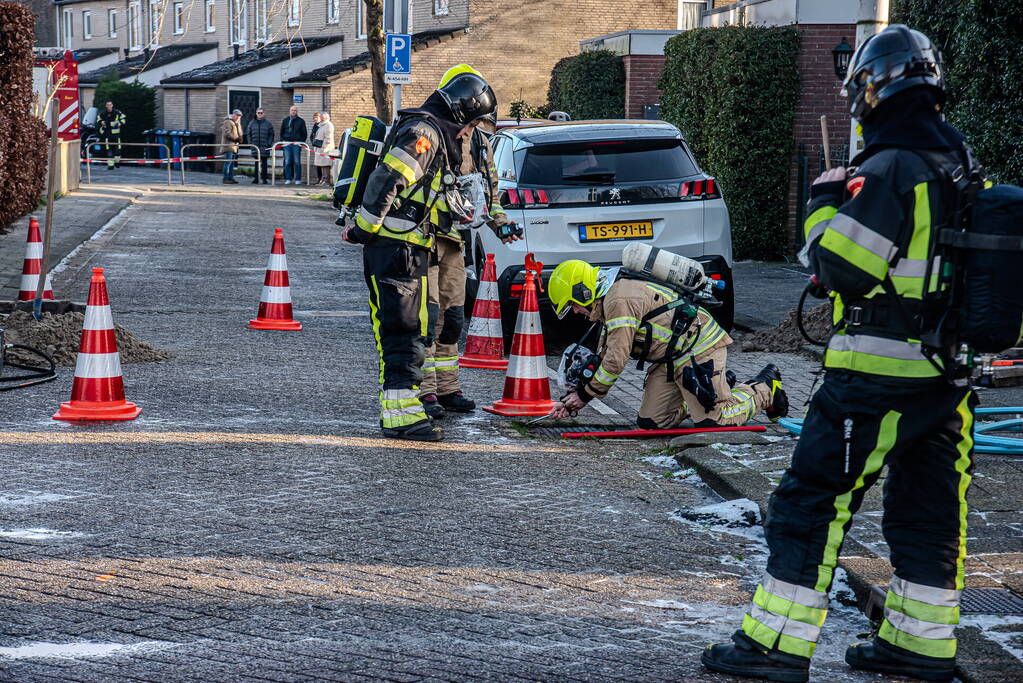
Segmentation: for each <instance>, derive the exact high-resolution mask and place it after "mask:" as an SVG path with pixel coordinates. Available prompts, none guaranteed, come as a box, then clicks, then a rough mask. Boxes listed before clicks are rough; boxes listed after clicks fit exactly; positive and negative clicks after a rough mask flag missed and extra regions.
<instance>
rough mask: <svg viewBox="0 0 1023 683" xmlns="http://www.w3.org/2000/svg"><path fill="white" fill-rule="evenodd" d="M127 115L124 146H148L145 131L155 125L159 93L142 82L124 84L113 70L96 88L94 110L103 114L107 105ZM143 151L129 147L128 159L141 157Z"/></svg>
mask: <svg viewBox="0 0 1023 683" xmlns="http://www.w3.org/2000/svg"><path fill="white" fill-rule="evenodd" d="M108 100H109V101H111V102H113V103H114V107H116V108H117V109H120V110H121V112H122V113H123V114H124V119H125V123H124V128H123V129H122V131H121V140H122V141H123V142H145V138H144V136H143V135H142V131H145V130H149V129H150V128H152V127H153V126H155V125H156V90H155V89H153V88H150V87H149V86H147V85H145V84H144V83H140V82H139V81H131V82H128V83H126V82H124V81H122V80H120V79H119V78H118V77H117V73H116V72H114V71H113V70H111V71H109V72H107V73H106V75H104V76H103V78H101V79H100V81H99V83H97V84H96V91H95V95H94V97H93V100H92V106H94V107H96V109H97V110H99V111H100V112H102V111H103V108H104V106H105V105H106V103H107V101H108ZM143 149H145V148H143V147H126V148H125V150H124V155H125V156H142V150H143Z"/></svg>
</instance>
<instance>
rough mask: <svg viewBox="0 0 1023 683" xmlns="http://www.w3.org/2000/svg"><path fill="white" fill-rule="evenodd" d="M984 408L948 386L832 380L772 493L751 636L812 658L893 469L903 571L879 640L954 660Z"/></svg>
mask: <svg viewBox="0 0 1023 683" xmlns="http://www.w3.org/2000/svg"><path fill="white" fill-rule="evenodd" d="M975 405H976V398H975V397H974V395H973V393H972V392H971V391H969V390H968V389H958V388H955V387H952V386H951V385H947V384H938V383H929V384H927V385H924V387H923V388H921V387H920V386H917V387H910V388H904V389H903V388H899V389H896V388H892V387H884V386H882V385H880V384H879V383H877V382H876V381H873V380H870V379H866V378H864V377H862V376H854V375H851V374H849V373H843V372H835V371H830V372H828V374H827V376H826V378H825V380H824V382H823V385H822V386H821V389H820V391H818V392H817V394H816V395H815V396H814V398H813V402H812V403H811V404H810V410H809V413H808V414H807V416H806V421H805V422H804V424H803V432H802V435H801V436H800V439H799V444H798V445H797V446H796V450H795V453H794V454H793V456H792V464H791V466H790V467H789V469H788V470H787V471H786V472H785V475H784V476H783V478H782V480H781V483H780V484H779V485H778V488H777V489H776V490H775V492H774V494H773V495H772V496H771V501H770V504H769V508H768V513H767V520H766V522H765V523H764V533H765V535H766V537H767V543H768V545H769V546H770V549H771V555H770V558H769V560H768V563H767V572H766V574H765V575H764V577H763V581H762V582H761V583H760V585H759V586H757V590H756V594H755V595H754V597H753V602H752V604H751V605H750V608H749V611H748V612H747V614H746V615H745V617H744V618H743V623H742V632H743V633H745V635H746V636H747V637H749V638H751V639H753V640H754V641H756V642H757V643H759V644H760V645H761V646H763V647H765V648H776V649H778V650H781V651H782V652H786V653H788V654H791V655H797V656H801V657H807V658H808V657H810V656H811V655H812V654H813V651H814V648H815V647H816V644H817V639H818V637H819V635H820V629H821V626H822V625H823V623H824V619H825V616H826V615H827V608H828V590H829V589H830V588H831V581H832V577H833V573H834V569H835V563H836V562H837V560H838V556H839V553H840V552H841V549H842V541H843V539H844V537H845V534H846V532H847V531H848V530H849V526H850V524H851V522H852V516H853V514H854V513H855V512H856V510H857V509H859V507H860V504H861V503H862V502H863V496H864V494H865V493H866V491H867V489H869V488H870V487H871V486H872V485H873V484H874V483H875V482H876V481H877V479H878V477H879V475H880V474H881V469H882V468H883V467H884V466H885V465H887V466H888V473H887V479H886V481H885V486H884V518H883V522H882V530H883V532H884V537H885V540H886V541H887V543H888V545H889V547H890V548H891V561H892V566H893V568H894V573H895V575H894V576H893V577H892V580H891V582H890V583H889V585H888V595H887V598H886V600H885V607H884V621H883V622H882V624H881V629H880V631H879V632H878V634H877V637H878V638H880V639H882V640H884V641H885V643H886V644H888V645H891V646H893V647H894V648H895V649H896V652H899V651H902V652H904V653H906V654H911V655H913V656H916V657H921V656H922V657H931V658H934V659H936V660H945V661H947V660H950V659H952V658H953V657H955V651H956V639H955V625H956V624H957V623H959V597H960V594H961V591H962V590H963V561H964V560H965V558H966V512H967V507H966V491H967V489H968V488H969V486H970V480H971V474H972V471H973V437H972V431H973V409H974V407H975Z"/></svg>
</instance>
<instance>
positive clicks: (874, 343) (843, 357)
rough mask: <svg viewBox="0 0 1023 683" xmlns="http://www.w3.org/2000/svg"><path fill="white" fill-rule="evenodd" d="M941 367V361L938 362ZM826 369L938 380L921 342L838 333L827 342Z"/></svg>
mask: <svg viewBox="0 0 1023 683" xmlns="http://www.w3.org/2000/svg"><path fill="white" fill-rule="evenodd" d="M936 362H937V363H938V365H939V366H940V365H941V361H940V360H937V361H936ZM824 367H827V368H835V369H840V370H850V371H852V372H862V373H866V374H870V375H885V376H888V377H905V378H924V377H937V376H938V375H939V372H938V369H937V368H935V367H934V365H933V364H932V363H931V361H929V360H928V359H927V358H926V357H924V355H923V350H922V349H921V346H920V343H919V342H911V341H900V340H898V339H887V338H885V337H875V336H872V335H867V334H846V333H844V332H838V333H836V334H834V335H832V337H831V339H830V340H829V341H828V348H827V351H826V352H825V354H824Z"/></svg>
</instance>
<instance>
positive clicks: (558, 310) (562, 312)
mask: <svg viewBox="0 0 1023 683" xmlns="http://www.w3.org/2000/svg"><path fill="white" fill-rule="evenodd" d="M551 305H552V306H554V315H556V316H558V320H564V319H565V316H566V315H568V312H569V311H571V310H572V301H571V300H568V301H565V302H564V303H562V304H561V306H560V307H558V305H557V304H555V303H554V302H553V301H552V302H551Z"/></svg>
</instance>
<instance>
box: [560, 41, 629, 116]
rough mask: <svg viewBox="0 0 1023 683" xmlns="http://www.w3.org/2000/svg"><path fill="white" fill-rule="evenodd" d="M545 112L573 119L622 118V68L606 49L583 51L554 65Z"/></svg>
mask: <svg viewBox="0 0 1023 683" xmlns="http://www.w3.org/2000/svg"><path fill="white" fill-rule="evenodd" d="M547 100H548V101H547V109H548V111H552V110H558V111H564V112H567V113H568V114H569V115H570V116H571V117H572V119H573V120H580V119H620V118H623V117H624V116H625V65H624V64H623V63H622V58H621V57H619V56H618V55H616V54H615V53H613V52H611V51H609V50H594V51H591V52H583V53H580V54H578V55H575V56H573V57H566V58H565V59H562V60H561V61H559V62H558V63H557V64H555V65H554V69H553V70H552V71H551V82H550V85H549V86H548V88H547Z"/></svg>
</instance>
